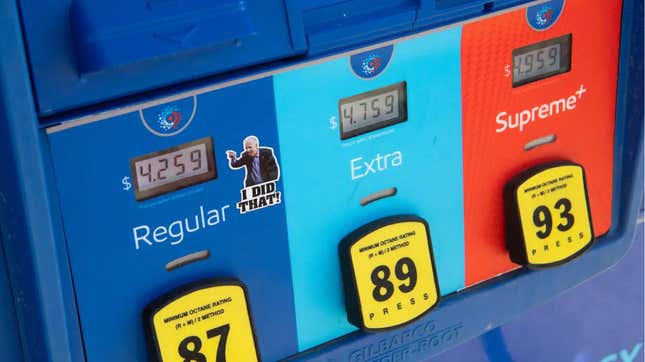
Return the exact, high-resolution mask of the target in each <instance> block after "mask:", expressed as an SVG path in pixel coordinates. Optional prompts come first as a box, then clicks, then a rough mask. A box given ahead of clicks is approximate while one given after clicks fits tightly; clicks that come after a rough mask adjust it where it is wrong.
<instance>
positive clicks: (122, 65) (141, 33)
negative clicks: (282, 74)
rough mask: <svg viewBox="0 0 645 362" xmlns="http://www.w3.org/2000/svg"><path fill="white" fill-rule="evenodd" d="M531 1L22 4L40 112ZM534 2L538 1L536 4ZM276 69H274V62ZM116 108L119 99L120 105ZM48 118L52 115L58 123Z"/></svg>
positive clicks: (70, 0)
mask: <svg viewBox="0 0 645 362" xmlns="http://www.w3.org/2000/svg"><path fill="white" fill-rule="evenodd" d="M530 2H531V0H499V1H495V2H491V1H483V0H458V1H455V0H395V1H391V0H351V1H339V0H243V1H240V0H224V1H207V0H199V1H182V0H147V1H126V0H115V1H105V0H103V1H93V0H53V1H45V2H43V1H38V0H20V1H18V4H19V7H20V13H21V21H22V25H23V32H24V34H23V35H24V38H25V42H26V44H25V45H26V48H27V57H28V60H29V67H30V71H31V75H32V80H33V85H34V93H35V94H34V95H35V99H36V104H37V107H38V115H39V116H41V117H46V118H43V119H41V122H42V123H52V122H55V121H56V120H57V119H60V118H61V117H65V112H68V113H70V112H72V111H73V112H76V113H78V112H81V113H82V112H84V110H80V111H79V110H78V108H79V107H92V108H91V110H88V112H91V111H96V110H97V109H99V108H100V107H101V106H105V105H106V104H107V103H109V105H114V104H115V103H122V102H123V101H124V100H125V97H127V96H131V95H136V94H140V93H142V92H146V91H152V90H154V89H157V88H159V87H169V86H174V85H177V84H180V83H183V82H189V81H194V80H196V79H200V78H205V77H212V76H218V79H219V78H222V79H224V78H234V77H236V76H237V75H236V74H227V72H231V71H235V70H238V71H241V70H242V69H244V72H245V73H246V74H248V72H252V70H250V69H248V67H249V66H251V65H257V64H264V65H265V66H270V63H268V62H272V61H279V60H282V59H290V60H292V61H297V60H304V59H307V58H310V57H311V56H316V55H322V54H325V53H327V52H330V51H332V50H336V49H342V48H346V49H347V48H350V47H353V46H357V45H365V44H366V43H372V42H376V41H379V40H383V39H387V38H392V37H396V36H400V35H403V34H411V33H413V32H416V31H418V30H422V29H427V28H430V27H436V26H439V25H445V24H451V23H454V22H456V21H462V20H466V19H469V18H473V17H476V16H480V15H482V14H483V13H488V12H492V11H494V10H503V9H508V8H510V7H513V6H518V5H522V4H526V3H530ZM533 2H535V1H533ZM274 65H275V64H274ZM115 101H116V102H115ZM51 116H55V118H54V119H53V120H52V119H51Z"/></svg>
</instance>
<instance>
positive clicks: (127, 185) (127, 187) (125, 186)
mask: <svg viewBox="0 0 645 362" xmlns="http://www.w3.org/2000/svg"><path fill="white" fill-rule="evenodd" d="M121 183H122V184H123V190H124V191H128V190H130V189H131V188H132V184H131V183H130V178H129V177H128V176H125V177H124V178H122V179H121Z"/></svg>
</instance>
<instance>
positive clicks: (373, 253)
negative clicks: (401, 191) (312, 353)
mask: <svg viewBox="0 0 645 362" xmlns="http://www.w3.org/2000/svg"><path fill="white" fill-rule="evenodd" d="M339 254H340V258H341V268H342V272H343V280H344V287H345V304H346V307H347V315H348V320H349V321H350V322H351V323H352V324H354V325H356V326H358V327H360V328H362V329H363V330H366V331H378V330H384V329H390V328H393V327H398V326H401V325H403V324H406V323H409V322H411V321H413V320H415V319H417V318H419V317H421V316H422V315H424V314H425V313H427V312H429V311H430V310H431V309H432V308H433V307H434V306H436V305H437V303H438V302H439V297H440V295H441V294H440V292H439V283H438V281H437V272H436V270H435V263H434V257H433V254H432V242H431V240H430V232H429V228H428V225H427V223H426V222H425V221H424V220H423V219H421V218H418V217H416V216H396V217H390V218H385V219H381V220H378V221H375V222H372V223H370V224H368V225H365V226H363V227H361V228H360V229H358V230H356V231H354V232H353V233H351V234H350V235H348V236H347V237H345V238H344V239H343V241H341V243H340V245H339Z"/></svg>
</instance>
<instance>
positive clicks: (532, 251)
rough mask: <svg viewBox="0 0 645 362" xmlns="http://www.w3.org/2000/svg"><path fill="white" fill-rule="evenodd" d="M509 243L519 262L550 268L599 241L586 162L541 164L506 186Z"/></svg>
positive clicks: (513, 257)
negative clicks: (592, 216) (596, 239)
mask: <svg viewBox="0 0 645 362" xmlns="http://www.w3.org/2000/svg"><path fill="white" fill-rule="evenodd" d="M505 203H506V234H507V245H508V248H509V252H510V254H511V260H513V262H515V263H518V264H521V265H528V266H532V267H548V266H555V265H559V264H562V263H564V262H566V261H569V260H571V259H573V258H575V257H577V256H578V255H580V254H582V253H583V252H584V251H585V250H587V249H588V248H589V247H590V246H591V244H592V243H593V240H594V233H593V226H592V221H591V212H590V208H589V201H588V198H587V187H586V182H585V174H584V169H583V168H582V166H580V165H577V164H574V163H570V162H560V163H557V164H551V165H546V166H541V167H537V168H534V169H531V170H529V171H527V172H524V173H523V174H521V175H519V176H518V177H516V178H515V179H514V180H512V181H511V182H510V183H509V184H508V185H507V187H506V190H505Z"/></svg>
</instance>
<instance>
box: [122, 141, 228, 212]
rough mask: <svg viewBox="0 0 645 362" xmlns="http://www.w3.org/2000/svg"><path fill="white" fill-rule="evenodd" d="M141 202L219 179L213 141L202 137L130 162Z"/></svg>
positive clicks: (135, 191) (135, 187) (135, 193)
mask: <svg viewBox="0 0 645 362" xmlns="http://www.w3.org/2000/svg"><path fill="white" fill-rule="evenodd" d="M130 169H131V171H132V178H133V181H134V195H135V198H136V199H137V201H141V200H145V199H149V198H151V197H155V196H158V195H161V194H165V193H167V192H171V191H175V190H178V189H182V188H184V187H188V186H192V185H195V184H198V183H201V182H205V181H208V180H213V179H216V178H217V170H216V169H215V158H214V155H213V139H212V138H211V137H206V138H202V139H199V140H196V141H192V142H188V143H185V144H183V145H179V146H176V147H172V148H169V149H166V150H163V151H158V152H153V153H149V154H147V155H143V156H139V157H135V158H133V159H132V160H130Z"/></svg>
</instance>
